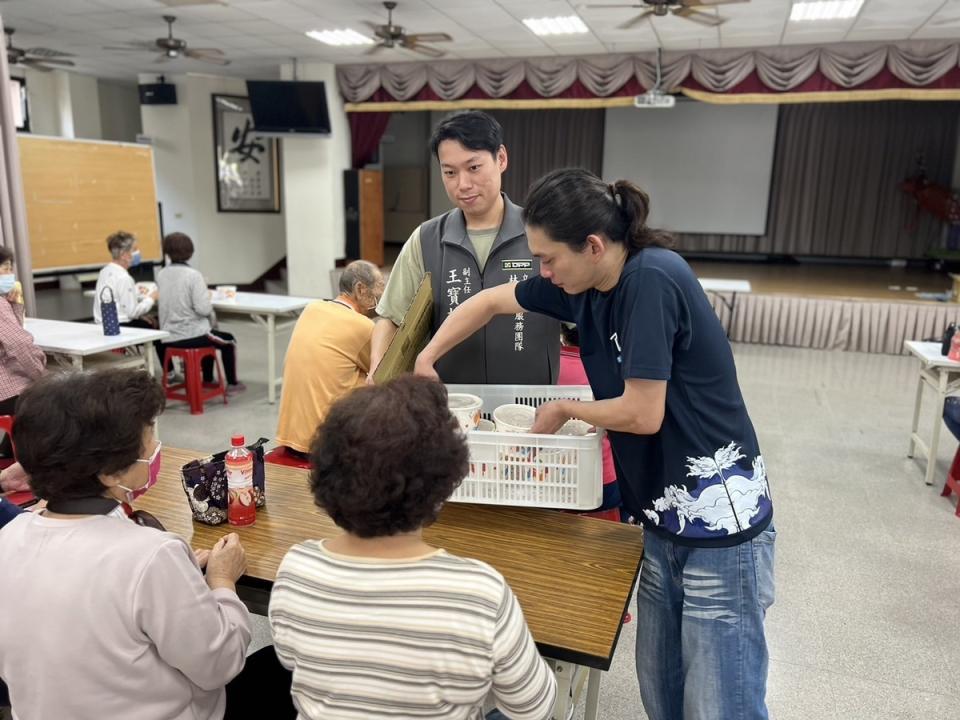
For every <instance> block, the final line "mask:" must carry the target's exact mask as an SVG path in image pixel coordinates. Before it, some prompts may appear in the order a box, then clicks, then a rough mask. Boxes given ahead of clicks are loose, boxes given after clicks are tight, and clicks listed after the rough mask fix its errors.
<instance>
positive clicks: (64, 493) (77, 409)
mask: <svg viewBox="0 0 960 720" xmlns="http://www.w3.org/2000/svg"><path fill="white" fill-rule="evenodd" d="M163 406H164V395H163V389H162V388H161V387H160V385H159V384H158V383H157V381H156V380H154V379H153V378H152V377H150V376H149V375H148V374H147V373H145V372H144V371H142V370H101V371H99V372H70V373H54V374H51V375H47V376H45V377H43V378H41V379H40V380H37V382H35V383H34V384H33V385H31V386H30V387H29V388H27V389H26V390H24V391H23V393H22V394H21V395H20V399H19V400H18V401H17V409H16V417H17V421H16V423H15V424H14V426H13V442H14V445H15V446H16V448H17V460H19V461H20V464H21V465H23V469H24V470H26V471H27V473H29V475H30V485H31V487H32V488H33V492H34V493H35V494H36V495H37V497H39V498H42V499H44V500H69V499H76V498H85V497H97V496H100V495H102V494H103V491H104V486H103V483H101V482H100V477H99V476H100V475H113V474H114V473H118V472H121V471H122V470H125V469H126V468H128V467H130V466H131V465H133V463H135V462H136V461H137V459H138V458H140V457H141V455H142V453H143V451H144V448H143V447H142V445H143V432H144V430H146V429H147V427H148V426H149V425H150V424H151V423H152V422H153V421H154V420H155V419H156V417H157V416H158V415H159V414H160V413H161V412H162V411H163Z"/></svg>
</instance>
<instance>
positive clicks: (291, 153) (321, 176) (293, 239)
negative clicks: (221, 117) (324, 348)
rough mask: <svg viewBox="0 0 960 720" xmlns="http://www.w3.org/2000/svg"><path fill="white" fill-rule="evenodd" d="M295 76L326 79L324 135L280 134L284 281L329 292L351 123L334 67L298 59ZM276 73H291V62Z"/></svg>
mask: <svg viewBox="0 0 960 720" xmlns="http://www.w3.org/2000/svg"><path fill="white" fill-rule="evenodd" d="M296 69H297V80H322V81H323V82H324V83H326V91H327V107H328V109H329V112H330V127H331V130H330V135H329V137H285V138H284V139H283V141H282V142H281V145H282V156H283V162H282V171H283V196H284V197H283V201H284V219H285V221H286V243H287V284H288V286H289V289H290V294H291V295H302V296H307V297H332V294H333V293H332V290H333V289H332V287H331V286H330V271H331V270H333V268H334V265H335V262H336V261H337V260H338V259H340V258H342V257H343V256H344V252H345V251H344V245H345V238H344V233H345V229H344V218H343V171H344V170H346V169H348V168H349V167H350V127H349V124H348V123H347V115H346V113H345V112H344V111H343V99H342V98H341V97H340V92H339V91H338V89H337V80H336V69H335V67H334V66H333V65H330V64H327V63H316V62H309V61H300V62H298V63H297V68H296ZM281 77H282V78H283V79H286V80H289V79H292V78H293V67H292V65H289V64H288V65H284V66H283V67H282V68H281Z"/></svg>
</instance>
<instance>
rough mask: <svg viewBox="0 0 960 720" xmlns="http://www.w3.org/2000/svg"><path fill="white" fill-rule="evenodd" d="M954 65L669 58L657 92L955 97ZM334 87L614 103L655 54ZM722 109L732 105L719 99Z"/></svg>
mask: <svg viewBox="0 0 960 720" xmlns="http://www.w3.org/2000/svg"><path fill="white" fill-rule="evenodd" d="M958 63H960V43H957V42H950V41H945V40H939V41H903V42H898V43H896V44H887V43H876V42H873V43H841V44H836V45H827V46H809V45H808V46H787V47H776V48H767V49H761V50H744V49H718V50H701V51H698V52H692V53H691V52H665V53H664V54H663V74H662V84H663V87H664V89H665V90H667V91H669V92H675V91H679V90H685V89H686V88H687V86H688V85H689V86H690V88H691V90H692V91H693V92H699V93H700V95H699V96H698V99H705V100H708V101H711V98H709V97H708V96H709V95H718V96H724V95H728V94H729V95H733V94H737V93H747V92H749V93H764V94H766V95H768V96H769V97H768V98H767V99H766V100H752V101H753V102H762V101H765V102H778V100H777V97H778V96H781V95H784V94H792V93H797V92H802V91H803V90H804V86H805V85H806V84H807V83H809V82H810V81H811V80H813V81H816V82H819V83H821V84H823V86H824V87H823V89H822V90H819V91H818V92H826V93H832V94H834V95H837V96H838V97H839V98H840V99H843V96H844V95H846V94H849V93H851V92H854V91H856V90H857V89H859V88H861V87H862V86H864V85H866V84H868V83H870V82H871V81H873V80H875V79H877V78H881V79H882V88H880V89H883V90H888V91H893V92H894V93H895V92H896V91H898V90H907V91H909V90H913V89H916V88H937V89H939V90H951V91H958V90H960V85H958V83H957V81H956V71H957V69H958ZM945 78H949V79H950V80H951V81H950V82H949V83H948V86H947V87H946V88H943V87H941V86H939V85H938V83H940V81H942V80H944V79H945ZM751 79H753V80H755V81H756V85H757V86H756V87H754V84H753V83H751V82H749V81H750V80H751ZM337 80H338V83H339V86H340V92H341V93H342V95H343V97H344V99H345V100H346V101H347V102H348V103H352V104H354V105H356V104H362V103H366V102H376V99H375V97H374V96H375V95H376V94H377V91H378V90H381V89H382V90H384V91H385V92H386V93H387V94H388V95H389V97H390V100H391V101H400V102H413V101H424V100H426V99H428V97H427V95H426V93H425V91H426V90H429V91H430V92H429V95H430V96H432V98H433V99H435V100H438V101H443V102H452V101H455V100H460V99H463V98H467V97H469V96H470V95H471V91H473V90H478V91H479V95H480V96H481V97H483V98H485V99H514V98H515V92H516V91H517V89H518V88H520V87H521V86H522V85H524V84H526V85H528V86H529V87H531V88H533V90H534V92H535V93H536V97H538V98H542V99H551V98H563V97H568V95H567V93H568V91H569V89H570V88H571V87H572V86H573V85H574V84H575V83H578V84H580V85H581V86H583V87H584V88H586V89H587V90H588V91H589V93H590V97H591V98H613V97H615V96H617V95H622V94H624V92H625V86H626V85H627V84H628V82H629V81H630V80H636V81H638V82H639V83H640V84H641V85H642V86H643V87H644V88H649V87H651V86H652V85H653V84H654V81H655V64H654V55H653V54H652V53H647V54H643V55H604V56H597V57H584V58H573V57H569V58H568V57H559V58H558V57H552V58H531V59H519V58H501V59H496V60H478V61H472V62H470V61H467V62H465V61H439V62H430V63H393V64H390V65H342V66H339V67H338V68H337ZM875 89H876V88H875ZM888 99H889V98H888ZM951 99H955V98H951ZM724 100H731V98H723V97H719V98H717V101H724ZM347 109H348V110H363V108H362V107H360V108H358V107H348V108H347Z"/></svg>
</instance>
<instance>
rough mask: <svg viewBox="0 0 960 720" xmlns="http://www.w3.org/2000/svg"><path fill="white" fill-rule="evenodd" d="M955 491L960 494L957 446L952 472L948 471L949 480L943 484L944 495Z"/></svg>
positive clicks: (959, 455)
mask: <svg viewBox="0 0 960 720" xmlns="http://www.w3.org/2000/svg"><path fill="white" fill-rule="evenodd" d="M951 491H953V492H955V493H956V494H957V495H960V448H957V454H956V455H954V456H953V464H951V465H950V472H949V473H947V481H946V482H945V483H944V484H943V492H942V493H940V495H941V496H942V497H950V492H951ZM957 517H960V500H958V501H957Z"/></svg>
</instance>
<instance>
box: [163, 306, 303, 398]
mask: <svg viewBox="0 0 960 720" xmlns="http://www.w3.org/2000/svg"><path fill="white" fill-rule="evenodd" d="M313 301H314V299H313V298H303V297H293V296H291V295H271V294H269V293H252V292H238V293H237V296H236V299H234V300H220V299H217V297H216V296H214V298H213V309H214V310H216V312H217V314H218V315H245V316H248V317H249V318H250V319H251V320H252V321H253V322H254V324H256V325H259V326H260V327H261V328H263V329H264V330H265V331H266V333H267V401H268V402H269V403H270V404H271V405H272V404H273V403H275V402H276V400H277V385H279V384H280V383H282V382H283V378H282V377H277V331H278V330H286V329H288V328H291V327H293V326H294V325H295V324H296V322H297V317H298V316H299V315H300V313H301V312H303V309H304V308H305V307H306V306H307V305H309V304H310V303H312V302H313ZM161 302H163V300H162V299H161ZM278 318H280V321H279V322H278ZM284 318H286V320H284Z"/></svg>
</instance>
